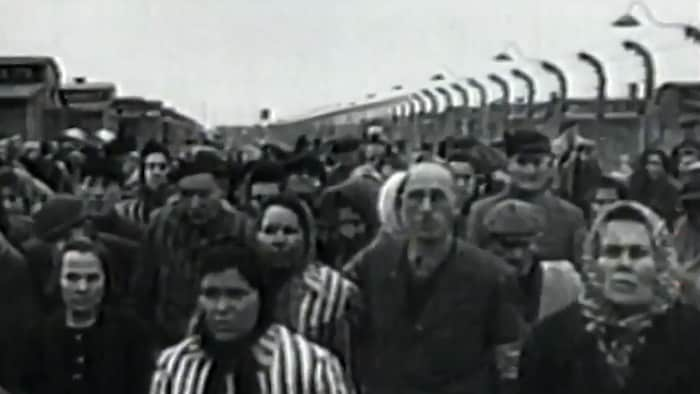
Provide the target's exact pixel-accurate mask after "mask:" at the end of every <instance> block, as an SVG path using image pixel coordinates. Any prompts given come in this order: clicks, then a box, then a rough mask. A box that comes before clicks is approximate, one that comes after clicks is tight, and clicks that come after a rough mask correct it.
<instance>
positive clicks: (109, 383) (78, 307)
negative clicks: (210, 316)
mask: <svg viewBox="0 0 700 394" xmlns="http://www.w3.org/2000/svg"><path fill="white" fill-rule="evenodd" d="M57 257H58V262H57V264H56V266H55V267H56V275H55V280H56V282H58V284H59V285H58V286H57V287H58V288H60V293H61V298H62V299H63V306H64V308H62V310H60V311H58V312H57V313H55V314H53V315H50V316H49V317H48V318H46V319H45V320H44V321H42V322H41V323H40V324H39V325H38V327H37V328H36V330H35V331H34V332H32V335H31V340H30V341H29V343H28V344H24V345H23V346H22V345H20V348H19V349H18V350H17V352H16V354H17V356H16V359H17V363H16V366H17V368H18V373H17V374H16V376H15V379H13V380H12V386H11V387H9V388H10V391H11V392H12V393H32V394H43V393H47V394H48V393H51V394H111V393H114V394H121V393H134V394H139V393H146V392H147V390H148V379H149V375H150V372H151V371H152V370H153V364H154V362H153V354H154V351H153V350H154V349H152V348H151V347H150V346H149V343H150V341H149V337H148V335H147V333H146V331H145V330H144V329H143V325H142V324H141V323H140V321H138V320H137V319H136V318H135V317H132V316H131V315H130V314H129V313H126V312H125V311H124V310H122V309H120V308H114V307H110V306H109V300H108V294H107V293H106V292H105V290H106V289H108V283H109V280H110V277H109V275H108V274H109V273H108V271H107V269H106V268H105V267H106V266H107V265H108V264H107V262H106V260H107V259H108V256H107V255H106V254H105V253H103V252H102V251H101V250H100V249H99V248H98V247H97V246H96V245H95V244H93V243H92V242H91V241H89V240H87V239H83V238H80V239H76V240H73V241H69V242H68V243H66V245H65V246H64V247H63V248H62V250H61V251H60V252H59V254H58V256H57Z"/></svg>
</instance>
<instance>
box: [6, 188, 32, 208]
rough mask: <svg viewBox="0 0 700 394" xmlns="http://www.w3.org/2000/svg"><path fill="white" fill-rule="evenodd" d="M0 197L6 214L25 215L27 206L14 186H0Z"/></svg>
mask: <svg viewBox="0 0 700 394" xmlns="http://www.w3.org/2000/svg"><path fill="white" fill-rule="evenodd" d="M0 199H1V200H2V206H3V208H4V209H5V212H7V213H8V214H14V215H25V214H27V213H28V207H27V206H26V205H25V202H24V200H23V199H22V197H21V196H20V195H19V190H17V188H16V187H0Z"/></svg>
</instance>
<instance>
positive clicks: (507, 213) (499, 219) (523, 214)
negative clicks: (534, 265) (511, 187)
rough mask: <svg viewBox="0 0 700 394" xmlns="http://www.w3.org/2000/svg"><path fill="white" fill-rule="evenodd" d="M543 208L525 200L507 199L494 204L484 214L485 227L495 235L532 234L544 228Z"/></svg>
mask: <svg viewBox="0 0 700 394" xmlns="http://www.w3.org/2000/svg"><path fill="white" fill-rule="evenodd" d="M544 218H545V214H544V212H543V211H542V209H541V208H540V207H538V206H536V205H534V204H530V203H528V202H525V201H521V200H515V199H507V200H503V201H501V202H499V203H498V204H496V205H494V206H493V207H492V208H491V209H489V210H488V211H487V212H486V215H485V216H484V227H485V228H486V230H487V231H488V232H489V233H490V234H493V235H505V236H531V235H537V234H539V233H540V232H542V230H543V229H544V221H545V219H544Z"/></svg>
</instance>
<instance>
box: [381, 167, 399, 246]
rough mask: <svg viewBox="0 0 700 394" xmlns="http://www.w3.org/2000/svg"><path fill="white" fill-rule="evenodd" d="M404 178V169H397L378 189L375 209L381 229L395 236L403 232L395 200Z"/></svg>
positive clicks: (397, 197)
mask: <svg viewBox="0 0 700 394" xmlns="http://www.w3.org/2000/svg"><path fill="white" fill-rule="evenodd" d="M405 179H406V171H399V172H397V173H395V174H393V175H392V176H390V177H389V179H387V180H386V182H384V185H382V188H381V190H380V191H379V198H378V199H377V211H378V212H379V220H380V222H381V225H382V230H383V231H386V232H387V233H389V234H391V235H392V236H395V237H400V236H401V235H402V234H403V229H402V225H401V219H400V218H399V213H398V212H397V201H398V199H399V197H400V196H399V188H400V187H401V183H403V181H404V180H405Z"/></svg>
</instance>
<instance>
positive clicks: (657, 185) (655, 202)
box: [629, 149, 678, 228]
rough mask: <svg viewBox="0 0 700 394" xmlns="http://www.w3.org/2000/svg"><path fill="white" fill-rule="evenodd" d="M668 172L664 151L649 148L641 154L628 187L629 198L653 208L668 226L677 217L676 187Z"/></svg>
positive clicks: (668, 164)
mask: <svg viewBox="0 0 700 394" xmlns="http://www.w3.org/2000/svg"><path fill="white" fill-rule="evenodd" d="M670 173H671V164H670V161H669V159H668V156H666V153H664V152H663V151H661V150H658V149H649V150H647V151H645V152H644V153H643V154H642V156H641V158H640V160H639V166H638V168H637V169H636V170H635V172H634V173H633V174H632V176H631V178H630V188H629V198H630V200H634V201H638V202H640V203H642V204H644V205H646V206H648V207H649V208H651V209H653V210H654V212H656V213H657V214H658V215H659V216H661V218H663V219H664V220H665V221H666V226H668V228H672V227H673V222H674V220H675V219H676V218H677V217H678V187H677V186H676V185H675V184H674V180H673V178H672V177H671V175H670Z"/></svg>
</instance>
